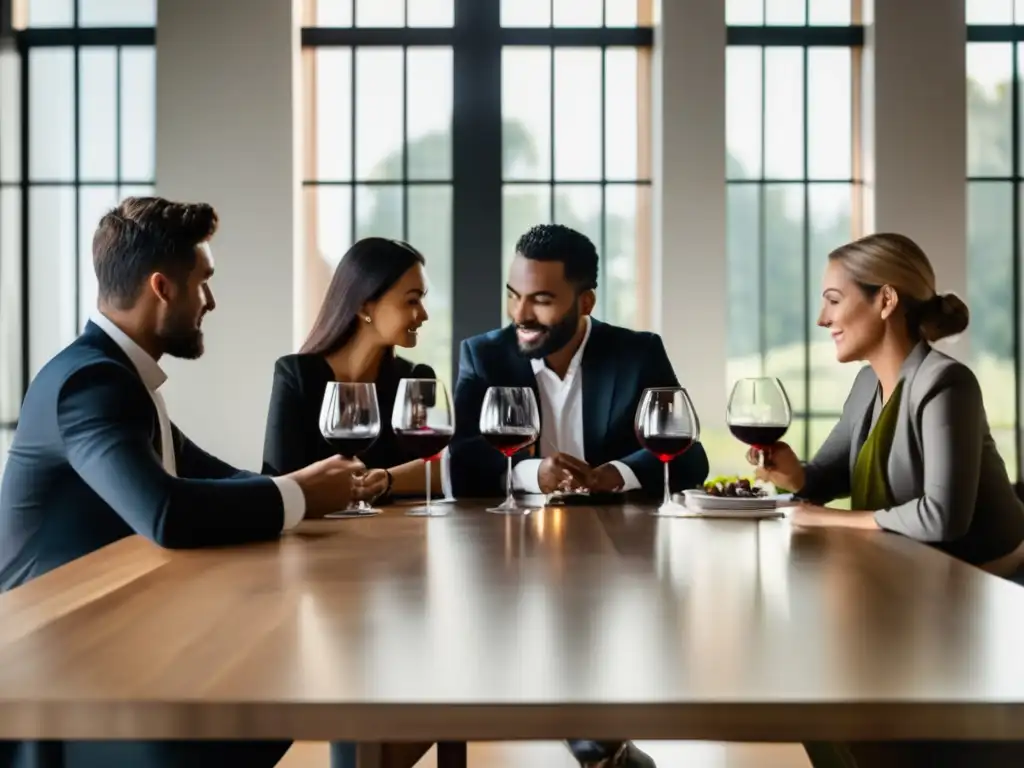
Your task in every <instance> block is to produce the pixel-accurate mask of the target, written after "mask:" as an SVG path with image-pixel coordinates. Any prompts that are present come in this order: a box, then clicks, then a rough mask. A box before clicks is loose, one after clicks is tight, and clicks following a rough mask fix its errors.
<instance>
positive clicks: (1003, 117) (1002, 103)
mask: <svg viewBox="0 0 1024 768" xmlns="http://www.w3.org/2000/svg"><path fill="white" fill-rule="evenodd" d="M1012 56H1013V49H1012V44H1011V43H970V44H968V46H967V175H968V176H1006V175H1009V174H1010V173H1011V169H1012V167H1013V166H1012V160H1011V158H1012V153H1011V149H1010V141H1011V136H1012V125H1013V119H1012V116H1013V112H1012V109H1013V107H1012V99H1011V95H1010V80H1011V67H1012V65H1013V58H1012Z"/></svg>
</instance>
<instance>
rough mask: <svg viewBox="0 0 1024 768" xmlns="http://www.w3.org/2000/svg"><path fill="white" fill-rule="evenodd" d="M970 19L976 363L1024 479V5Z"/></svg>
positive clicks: (1010, 460) (997, 434) (1004, 448)
mask: <svg viewBox="0 0 1024 768" xmlns="http://www.w3.org/2000/svg"><path fill="white" fill-rule="evenodd" d="M1015 6H1016V7H1015ZM967 22H968V25H969V26H968V33H967V39H968V41H969V42H968V44H967V175H968V183H967V243H968V250H967V265H968V269H967V303H968V305H969V306H970V308H971V326H970V332H971V345H970V346H971V356H972V358H973V359H972V361H971V363H972V368H973V369H974V371H975V373H976V374H977V376H978V380H979V382H980V383H981V388H982V393H983V396H984V399H985V410H986V412H987V414H988V420H989V425H990V427H991V429H992V433H993V437H994V438H995V440H996V443H997V444H998V446H999V452H1000V453H1001V454H1002V456H1003V460H1004V461H1005V462H1006V464H1007V467H1008V468H1009V469H1010V472H1011V475H1015V476H1016V478H1017V479H1018V480H1020V479H1021V477H1022V472H1021V464H1020V462H1021V459H1022V454H1021V450H1020V436H1021V389H1020V388H1021V384H1022V380H1021V328H1020V321H1021V305H1020V296H1021V283H1020V280H1021V274H1020V259H1021V182H1022V180H1024V179H1022V170H1024V166H1022V163H1024V160H1022V158H1021V130H1022V128H1021V74H1022V69H1024V48H1022V46H1021V41H1022V40H1024V34H1022V32H1024V28H1022V27H1021V26H1019V25H1021V24H1022V23H1024V3H1020V2H1017V3H1013V2H1011V0H1004V1H1003V2H999V1H998V0H995V1H993V0H988V1H987V2H978V0H968V2H967Z"/></svg>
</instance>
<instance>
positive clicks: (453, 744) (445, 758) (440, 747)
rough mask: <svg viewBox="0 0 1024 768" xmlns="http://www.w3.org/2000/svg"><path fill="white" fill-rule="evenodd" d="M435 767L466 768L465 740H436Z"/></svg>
mask: <svg viewBox="0 0 1024 768" xmlns="http://www.w3.org/2000/svg"><path fill="white" fill-rule="evenodd" d="M437 768H466V742H464V741H439V742H437Z"/></svg>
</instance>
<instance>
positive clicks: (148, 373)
mask: <svg viewBox="0 0 1024 768" xmlns="http://www.w3.org/2000/svg"><path fill="white" fill-rule="evenodd" d="M90 320H92V322H93V323H95V324H96V325H97V326H99V328H100V329H102V330H103V332H104V333H106V334H107V336H109V337H110V338H111V339H113V341H114V343H115V344H117V346H119V347H120V348H121V350H122V351H123V352H124V353H125V354H126V355H127V356H128V359H129V360H131V362H132V365H134V366H135V370H136V371H138V372H139V378H141V379H142V383H143V384H145V385H146V389H148V390H149V396H150V397H151V398H152V399H153V404H154V405H155V406H156V414H157V418H158V419H159V422H160V449H161V451H160V454H161V455H160V458H161V461H162V463H163V466H164V470H165V471H166V472H167V474H169V475H173V476H175V477H177V475H178V468H177V462H176V461H175V458H174V439H173V435H172V433H171V420H170V418H169V417H168V415H167V405H166V404H165V403H164V398H163V395H161V394H160V392H159V391H158V390H159V389H160V386H161V385H162V384H163V383H164V382H165V381H167V374H166V373H164V370H163V368H161V367H160V365H159V363H157V361H156V360H154V359H153V358H152V357H150V355H149V353H148V352H146V350H144V349H143V348H142V347H140V346H139V345H138V344H136V343H135V341H134V340H133V339H132V338H131V337H130V336H128V334H126V333H125V332H124V331H122V330H121V329H120V328H118V327H117V325H116V324H115V323H114V322H113V321H111V320H110V318H108V317H107V316H106V315H104V314H102V313H100V312H95V313H93V315H92V316H91V317H90ZM270 479H271V480H273V481H274V483H275V484H276V485H277V489H278V491H279V492H280V494H281V503H282V505H283V506H284V525H283V526H282V531H287V530H289V529H291V528H294V527H295V526H296V525H298V524H299V523H300V522H302V518H303V517H305V516H306V497H305V496H304V495H303V493H302V488H300V487H299V484H298V483H297V482H295V481H294V480H292V479H291V478H288V477H272V478H270Z"/></svg>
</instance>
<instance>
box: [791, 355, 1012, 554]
mask: <svg viewBox="0 0 1024 768" xmlns="http://www.w3.org/2000/svg"><path fill="white" fill-rule="evenodd" d="M900 375H901V378H902V379H903V390H902V393H901V396H900V403H899V409H900V410H899V419H898V423H897V426H896V434H895V435H894V437H893V443H892V450H891V452H890V454H889V466H888V479H889V488H890V489H891V491H892V495H893V499H894V500H895V505H894V506H893V507H891V508H889V509H880V510H877V511H875V521H876V522H877V523H878V525H879V526H880V527H881V528H883V529H885V530H888V531H893V532H895V533H901V534H903V535H904V536H909V537H910V538H913V539H917V540H918V541H923V542H927V543H929V544H932V545H934V546H936V547H938V548H940V549H942V550H944V551H946V552H948V553H949V554H950V555H952V556H954V557H957V558H960V559H961V560H965V561H967V562H969V563H972V564H975V565H982V564H984V563H987V562H990V561H992V560H995V559H997V558H999V557H1002V556H1003V555H1006V554H1009V553H1010V552H1012V551H1013V550H1014V549H1015V548H1016V547H1017V546H1018V545H1019V544H1020V543H1021V541H1024V504H1022V503H1021V501H1020V499H1018V498H1017V495H1016V493H1015V492H1014V489H1013V485H1012V484H1011V483H1010V478H1009V477H1008V475H1007V472H1006V466H1005V465H1004V464H1003V460H1002V458H1001V457H1000V456H999V452H998V450H997V449H996V445H995V441H994V440H993V439H992V435H991V433H990V432H989V427H988V419H987V417H986V416H985V406H984V404H983V403H982V399H981V389H980V387H979V386H978V380H977V379H976V378H975V376H974V374H973V373H972V372H971V369H970V368H968V367H967V366H966V365H964V364H962V363H959V362H957V361H956V360H954V359H953V358H951V357H948V356H947V355H944V354H942V353H941V352H939V351H937V350H935V349H933V348H932V347H931V346H930V345H929V344H927V343H926V342H921V343H919V344H918V345H917V346H916V347H914V349H913V350H912V351H911V353H910V355H909V357H907V359H906V361H905V362H904V363H903V367H902V369H901V371H900ZM880 397H881V393H880V390H879V386H878V379H877V377H876V376H875V374H874V372H873V371H872V370H871V368H870V367H869V366H865V367H864V368H863V369H862V370H861V372H860V373H859V374H858V375H857V379H856V380H855V381H854V383H853V389H851V390H850V394H849V396H848V397H847V398H846V403H845V404H844V405H843V415H842V417H841V418H840V420H839V423H838V424H836V426H835V427H834V428H833V429H832V433H831V434H830V435H829V436H828V439H827V440H826V441H825V443H824V445H822V446H821V449H820V450H819V451H818V453H817V454H816V455H815V456H814V459H813V460H812V461H810V462H808V463H807V464H805V465H804V470H805V473H806V482H805V484H804V487H803V488H802V489H801V490H800V492H799V494H798V495H799V496H800V497H802V498H805V499H809V500H812V501H816V502H819V503H826V502H828V501H831V500H832V499H836V498H842V497H846V496H849V495H850V478H851V477H852V476H853V466H854V463H855V462H856V460H857V454H858V452H859V451H860V448H861V446H862V445H863V444H864V441H865V440H866V439H867V436H868V434H869V432H870V430H871V427H872V425H873V423H874V421H875V419H876V418H877V417H876V413H877V410H878V409H877V408H876V405H877V404H878V403H879V402H880Z"/></svg>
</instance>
